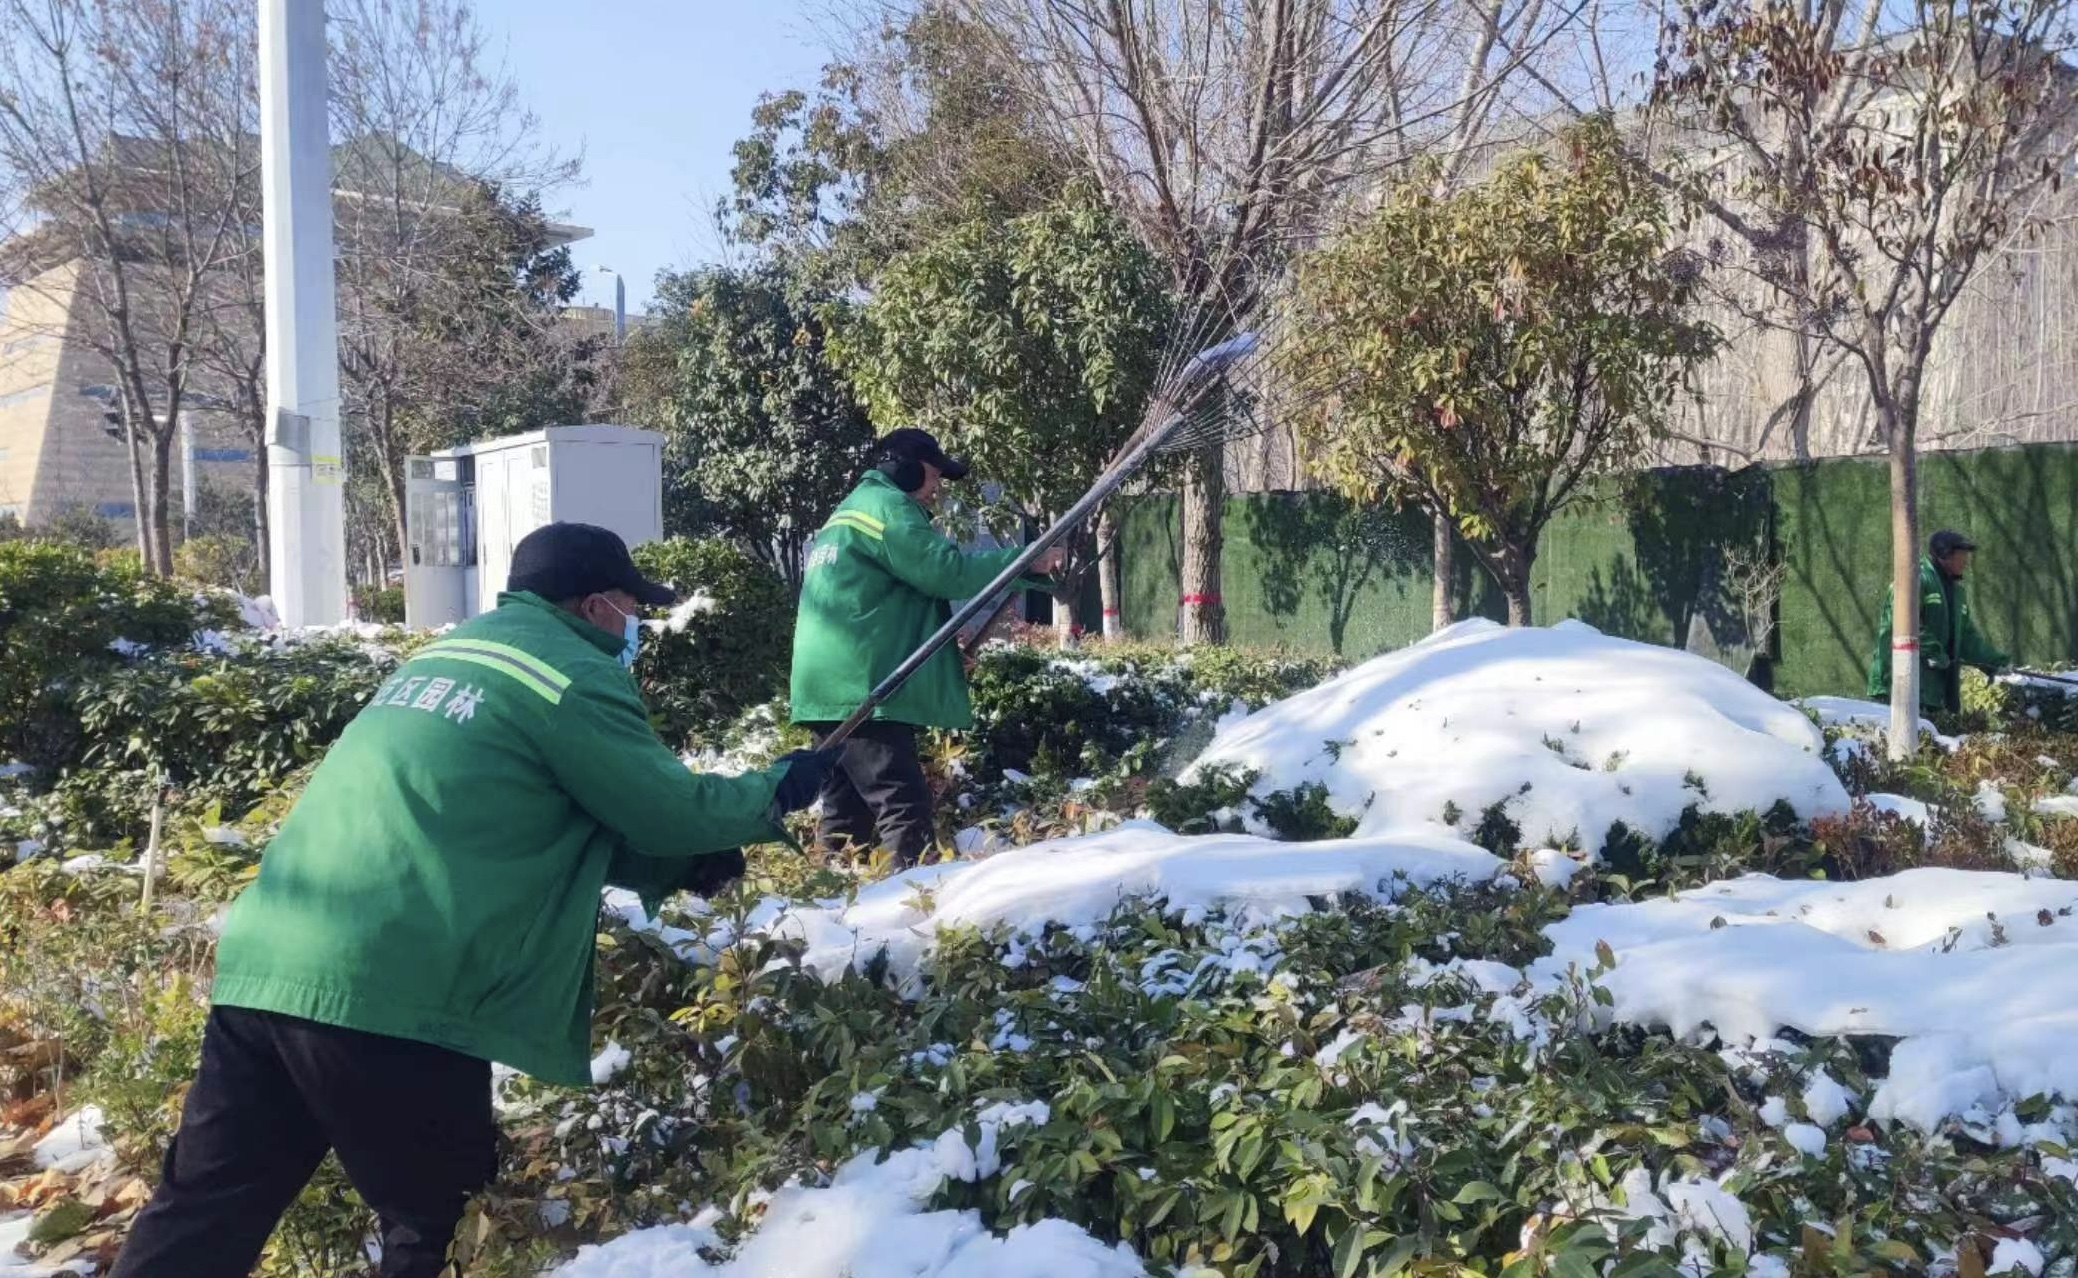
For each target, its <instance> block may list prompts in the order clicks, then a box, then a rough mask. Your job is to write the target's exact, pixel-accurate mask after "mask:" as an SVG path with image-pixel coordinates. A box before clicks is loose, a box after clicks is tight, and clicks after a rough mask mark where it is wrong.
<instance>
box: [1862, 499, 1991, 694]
mask: <svg viewBox="0 0 2078 1278" xmlns="http://www.w3.org/2000/svg"><path fill="white" fill-rule="evenodd" d="M1976 553H1977V544H1976V543H1975V542H1973V541H1971V540H1970V539H1969V538H1968V537H1965V536H1963V535H1962V534H1961V533H1959V532H1951V531H1948V530H1945V529H1944V530H1943V531H1941V532H1937V533H1935V534H1934V535H1933V537H1931V538H1930V539H1929V540H1928V542H1927V557H1926V558H1925V559H1923V560H1921V561H1920V564H1919V666H1920V669H1919V705H1920V708H1921V709H1922V710H1924V711H1928V712H1931V711H1935V710H1946V711H1948V712H1949V713H1951V714H1954V713H1956V712H1958V711H1960V710H1961V709H1962V708H1963V667H1964V666H1975V667H1977V668H1978V669H1979V670H1982V671H1984V672H1985V673H1986V674H1997V673H1998V672H1999V671H2001V670H2003V669H2005V668H2006V667H2007V666H2008V665H2010V664H2011V663H2012V659H2011V658H2010V657H2008V656H2007V655H2006V654H2005V653H2003V652H2000V651H1999V650H1998V649H1997V648H1994V647H1992V646H1991V643H1990V641H1988V640H1987V639H1985V637H1984V634H1983V632H1982V631H1980V630H1978V629H1977V619H1976V618H1975V617H1973V616H1972V615H1971V614H1970V596H1969V593H1968V591H1967V590H1966V589H1965V588H1964V586H1963V577H1964V576H1965V575H1967V574H1968V572H1969V571H1970V560H1971V558H1972V557H1973V556H1974V555H1975V554H1976ZM1891 602H1892V600H1891V597H1890V595H1888V594H1886V595H1885V596H1884V600H1883V615H1882V617H1881V618H1880V619H1879V620H1878V622H1877V623H1876V646H1875V649H1874V650H1873V651H1872V652H1871V654H1870V657H1869V695H1870V696H1871V697H1873V698H1875V699H1877V700H1888V699H1889V698H1890V675H1891V665H1890V652H1891V633H1890V626H1891V614H1890V610H1891Z"/></svg>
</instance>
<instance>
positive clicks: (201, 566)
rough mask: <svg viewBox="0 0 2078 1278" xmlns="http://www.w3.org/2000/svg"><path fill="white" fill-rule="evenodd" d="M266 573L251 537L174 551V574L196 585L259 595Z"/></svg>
mask: <svg viewBox="0 0 2078 1278" xmlns="http://www.w3.org/2000/svg"><path fill="white" fill-rule="evenodd" d="M266 569H267V566H266V565H265V564H262V563H261V562H260V561H259V554H258V552H257V550H256V549H255V548H254V546H253V542H252V538H250V537H233V536H229V535H227V534H223V533H212V534H210V535H208V536H204V537H190V538H188V539H187V540H186V541H184V542H182V543H180V545H178V546H176V547H174V549H173V571H174V572H175V573H176V574H178V575H179V576H180V577H182V578H184V579H185V580H188V581H192V582H194V583H196V584H197V585H203V586H215V587H218V588H220V589H223V590H236V591H240V592H243V593H245V594H258V593H259V592H260V591H261V589H262V588H263V586H264V584H265V581H266ZM400 598H401V596H400ZM398 620H399V621H402V620H403V618H402V617H399V618H398Z"/></svg>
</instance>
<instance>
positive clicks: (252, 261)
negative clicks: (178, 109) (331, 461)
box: [195, 39, 269, 571]
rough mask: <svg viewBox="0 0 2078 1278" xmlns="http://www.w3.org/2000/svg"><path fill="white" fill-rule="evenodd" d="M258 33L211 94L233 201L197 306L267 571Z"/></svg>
mask: <svg viewBox="0 0 2078 1278" xmlns="http://www.w3.org/2000/svg"><path fill="white" fill-rule="evenodd" d="M258 54H259V47H258V42H257V40H256V39H241V40H240V41H238V42H237V43H236V44H234V45H233V46H231V47H230V48H229V49H228V50H227V56H226V57H225V58H224V59H223V61H222V62H221V64H220V65H219V66H217V68H216V71H217V73H218V75H220V76H221V77H222V80H221V83H220V85H219V86H218V89H217V91H216V92H214V93H213V94H212V95H211V102H212V103H213V104H214V105H215V107H216V109H217V110H219V111H221V112H223V113H224V119H223V121H222V122H221V124H220V125H219V127H218V128H217V130H216V131H217V132H218V133H219V134H220V135H221V136H222V137H223V138H224V139H225V146H226V147H227V152H226V154H225V157H224V159H225V168H226V172H227V173H228V174H229V175H230V177H231V179H232V180H231V182H230V184H229V186H228V187H227V190H226V193H227V194H228V196H229V198H230V199H231V200H232V202H233V207H232V216H231V218H230V221H229V223H228V226H227V230H226V233H225V248H226V251H225V253H224V254H223V257H222V261H221V264H220V266H219V268H218V270H217V271H216V273H215V275H214V276H213V278H212V280H211V287H210V290H209V295H208V299H207V304H206V305H205V306H204V307H202V308H201V309H200V311H199V321H200V323H199V331H200V335H199V338H198V340H197V342H196V348H195V349H196V358H197V360H198V361H199V362H200V364H201V369H202V373H203V376H204V378H205V379H206V381H207V382H208V384H209V386H210V390H211V402H212V403H213V405H214V406H215V407H216V408H217V409H218V410H219V411H220V412H223V413H227V414H228V415H229V416H230V419H231V420H232V421H233V422H234V423H235V424H236V427H237V430H238V434H239V436H240V437H241V438H242V439H243V441H244V442H245V444H246V446H247V447H249V448H250V449H251V450H252V454H253V470H252V487H251V491H252V499H253V550H254V554H255V562H257V563H258V564H259V565H260V567H261V569H262V570H263V571H264V569H265V567H266V565H267V563H268V545H267V542H268V535H269V533H268V525H267V467H268V458H267V314H266V291H267V290H266V269H265V268H266V255H265V253H264V252H263V251H262V248H261V243H260V226H261V209H260V189H261V188H260V148H259V138H260V119H259V116H260V85H259V59H258Z"/></svg>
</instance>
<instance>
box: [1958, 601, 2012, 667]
mask: <svg viewBox="0 0 2078 1278" xmlns="http://www.w3.org/2000/svg"><path fill="white" fill-rule="evenodd" d="M1962 649H1963V652H1962V658H1963V660H1964V661H1965V662H1966V663H1968V664H1970V665H1973V666H1976V667H1977V668H1978V669H1980V670H1986V671H1994V670H2003V669H2004V668H2005V667H2007V666H2009V665H2011V664H2013V658H2012V657H2010V656H2008V655H2007V654H2006V653H2004V652H2001V651H1999V650H1998V649H1997V648H1994V647H1992V646H1991V641H1990V640H1988V639H1986V638H1985V637H1984V632H1983V631H1981V630H1979V629H1977V623H1976V622H1975V621H1973V620H1972V619H1971V617H1970V614H1969V612H1968V611H1965V612H1964V613H1963V624H1962Z"/></svg>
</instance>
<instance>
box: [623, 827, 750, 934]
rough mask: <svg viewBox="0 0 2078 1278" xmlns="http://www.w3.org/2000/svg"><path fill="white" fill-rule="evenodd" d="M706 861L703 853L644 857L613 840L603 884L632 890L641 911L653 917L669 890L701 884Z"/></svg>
mask: <svg viewBox="0 0 2078 1278" xmlns="http://www.w3.org/2000/svg"><path fill="white" fill-rule="evenodd" d="M710 850H711V851H714V852H719V851H721V850H722V849H719V848H716V849H710ZM706 861H707V858H706V857H704V856H697V857H686V856H644V855H642V854H641V853H640V852H637V851H635V850H634V849H633V848H631V847H629V846H628V845H627V844H625V843H622V842H621V841H620V840H618V839H615V840H614V848H613V858H612V860H610V861H608V862H607V865H606V885H607V886H608V887H617V888H626V889H627V890H628V891H630V892H633V893H635V894H636V895H637V896H639V897H641V898H642V908H643V910H644V911H645V912H646V913H648V914H649V915H650V916H651V917H655V915H656V913H657V911H658V910H659V909H660V908H662V906H663V904H664V901H665V899H666V898H668V897H669V896H670V895H671V894H672V893H674V892H682V891H689V890H698V889H700V888H702V887H703V886H704V883H703V880H704V879H705V878H706V874H705V873H704V870H705V864H706Z"/></svg>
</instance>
